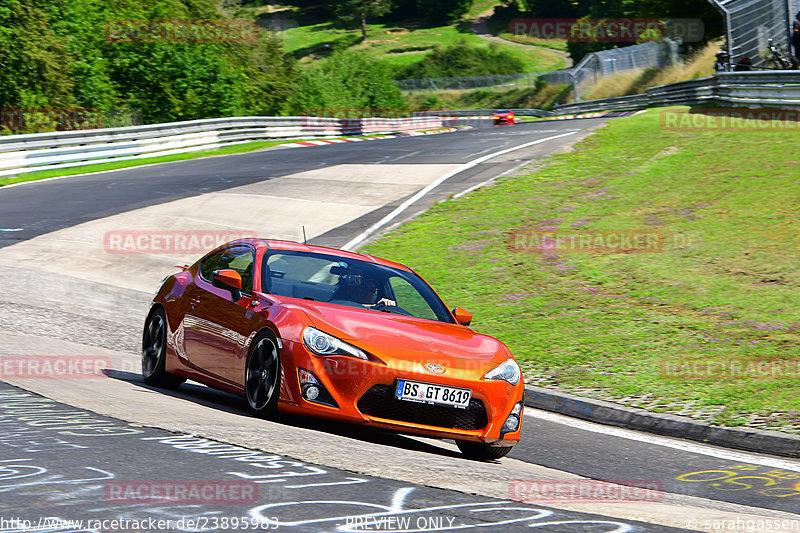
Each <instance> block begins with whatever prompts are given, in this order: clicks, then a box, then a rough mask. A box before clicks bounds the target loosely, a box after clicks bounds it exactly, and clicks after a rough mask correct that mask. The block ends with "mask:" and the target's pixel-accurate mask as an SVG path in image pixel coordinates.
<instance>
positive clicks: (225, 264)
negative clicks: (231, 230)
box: [200, 245, 255, 294]
mask: <svg viewBox="0 0 800 533" xmlns="http://www.w3.org/2000/svg"><path fill="white" fill-rule="evenodd" d="M254 259H255V251H254V250H253V248H251V247H250V246H245V245H241V246H232V247H231V248H226V249H224V250H222V251H221V252H219V253H217V254H214V255H211V256H209V257H208V258H207V259H206V260H205V261H203V263H202V264H201V265H200V275H201V276H203V279H205V280H206V281H208V282H211V281H212V278H213V275H214V274H213V273H214V271H215V270H224V269H231V270H235V271H236V272H238V273H239V275H241V276H242V292H243V293H245V294H252V293H253V261H254Z"/></svg>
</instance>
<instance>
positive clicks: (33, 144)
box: [0, 71, 800, 176]
mask: <svg viewBox="0 0 800 533" xmlns="http://www.w3.org/2000/svg"><path fill="white" fill-rule="evenodd" d="M712 103H716V104H722V105H726V106H746V107H760V106H769V107H800V72H797V71H768V72H728V73H721V74H719V75H717V76H714V77H710V78H702V79H698V80H690V81H684V82H679V83H673V84H670V85H661V86H658V87H652V88H650V89H648V90H647V92H646V93H645V94H638V95H633V96H621V97H617V98H606V99H603V100H592V101H589V102H581V103H575V104H566V105H561V106H557V107H556V109H555V112H554V113H551V112H548V111H542V110H540V109H513V111H514V113H516V114H517V115H519V116H535V117H549V116H553V115H557V114H580V113H594V112H602V111H622V110H637V109H645V108H648V107H663V106H671V105H703V104H712ZM495 111H496V110H495V109H472V110H462V111H429V112H423V113H415V114H414V116H412V117H407V118H356V119H339V118H320V117H236V118H217V119H205V120H192V121H187V122H172V123H167V124H154V125H147V126H131V127H125V128H108V129H100V130H79V131H65V132H56V133H34V134H27V135H9V136H5V137H0V176H8V175H15V174H22V173H25V172H33V171H36V170H44V169H57V168H67V167H73V166H79V165H88V164H95V163H107V162H111V161H123V160H127V159H139V158H144V157H156V156H162V155H171V154H178V153H186V152H194V151H200V150H210V149H215V148H219V147H222V146H228V145H232V144H237V143H245V142H251V141H258V140H269V139H299V138H315V137H338V136H342V135H361V134H391V133H401V132H408V131H415V130H428V129H436V128H441V127H447V126H455V125H459V124H464V123H466V121H468V120H488V119H490V118H491V116H492V114H493V113H494V112H495Z"/></svg>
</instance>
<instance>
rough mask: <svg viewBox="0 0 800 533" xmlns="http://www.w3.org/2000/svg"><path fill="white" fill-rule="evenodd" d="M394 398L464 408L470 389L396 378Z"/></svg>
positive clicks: (469, 395)
mask: <svg viewBox="0 0 800 533" xmlns="http://www.w3.org/2000/svg"><path fill="white" fill-rule="evenodd" d="M395 398H397V399H398V400H405V401H407V402H417V403H428V404H436V405H449V406H451V407H458V408H460V409H466V408H467V407H468V406H469V400H470V398H472V391H471V390H469V389H457V388H455V387H445V386H443V385H434V384H432V383H420V382H418V381H407V380H405V379H398V380H397V390H396V391H395Z"/></svg>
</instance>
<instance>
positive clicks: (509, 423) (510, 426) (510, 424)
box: [502, 415, 519, 433]
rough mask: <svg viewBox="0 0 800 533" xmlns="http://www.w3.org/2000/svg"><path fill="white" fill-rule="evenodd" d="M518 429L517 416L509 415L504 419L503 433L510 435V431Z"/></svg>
mask: <svg viewBox="0 0 800 533" xmlns="http://www.w3.org/2000/svg"><path fill="white" fill-rule="evenodd" d="M518 427H519V418H518V417H517V415H510V416H509V417H508V418H506V421H505V423H504V424H503V429H502V431H503V433H511V432H512V431H516V430H517V428H518Z"/></svg>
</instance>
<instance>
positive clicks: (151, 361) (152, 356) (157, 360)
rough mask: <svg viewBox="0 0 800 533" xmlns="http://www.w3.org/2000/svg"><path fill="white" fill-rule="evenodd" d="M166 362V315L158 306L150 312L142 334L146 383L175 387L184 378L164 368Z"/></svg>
mask: <svg viewBox="0 0 800 533" xmlns="http://www.w3.org/2000/svg"><path fill="white" fill-rule="evenodd" d="M166 362H167V317H166V315H165V314H164V310H163V309H161V308H159V309H156V310H155V311H153V312H152V313H150V316H149V317H147V322H146V323H145V325H144V333H143V334H142V378H144V382H145V383H147V384H148V385H153V386H154V387H161V388H164V389H177V388H178V387H180V386H181V383H183V382H184V381H186V380H185V379H184V378H181V377H178V376H175V375H172V374H170V373H169V372H167V371H166V370H164V368H165V366H166Z"/></svg>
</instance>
